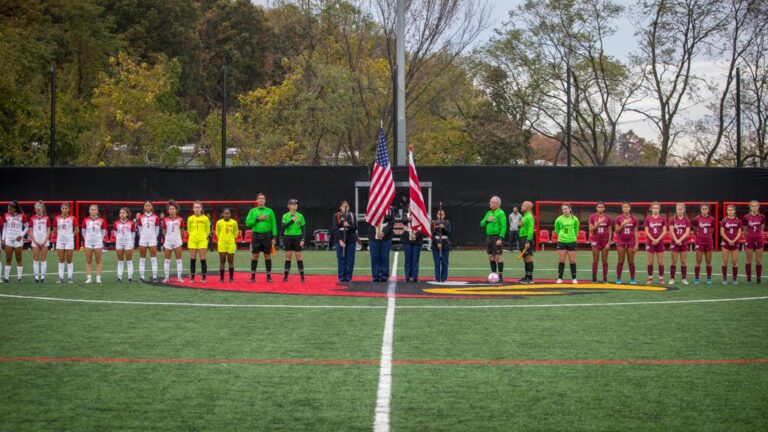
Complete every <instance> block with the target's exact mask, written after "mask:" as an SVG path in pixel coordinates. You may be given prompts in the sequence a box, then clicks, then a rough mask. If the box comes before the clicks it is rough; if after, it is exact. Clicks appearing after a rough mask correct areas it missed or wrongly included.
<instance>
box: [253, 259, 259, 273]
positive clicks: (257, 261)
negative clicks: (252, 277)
mask: <svg viewBox="0 0 768 432" xmlns="http://www.w3.org/2000/svg"><path fill="white" fill-rule="evenodd" d="M258 267H259V260H258V259H251V274H254V273H256V269H257V268H258Z"/></svg>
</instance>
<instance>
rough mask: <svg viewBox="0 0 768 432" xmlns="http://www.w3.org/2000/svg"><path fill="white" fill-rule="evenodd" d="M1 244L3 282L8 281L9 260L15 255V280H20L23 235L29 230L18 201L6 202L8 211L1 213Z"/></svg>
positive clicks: (9, 274) (22, 270)
mask: <svg viewBox="0 0 768 432" xmlns="http://www.w3.org/2000/svg"><path fill="white" fill-rule="evenodd" d="M3 226H4V229H3V237H2V240H3V246H4V248H5V275H4V277H3V282H5V283H8V280H9V279H10V277H11V260H12V258H13V256H14V255H16V280H17V281H19V282H21V275H22V274H23V273H24V266H23V265H22V264H21V255H22V254H21V252H22V250H23V249H24V237H25V236H26V235H27V231H29V223H28V222H27V215H25V214H24V212H22V211H21V207H19V203H18V202H16V201H11V202H10V203H8V212H7V213H5V215H3Z"/></svg>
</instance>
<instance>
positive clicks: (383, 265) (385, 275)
mask: <svg viewBox="0 0 768 432" xmlns="http://www.w3.org/2000/svg"><path fill="white" fill-rule="evenodd" d="M392 213H393V211H392V208H391V207H390V208H389V209H388V210H387V213H386V214H385V215H384V219H382V221H381V224H379V226H378V227H375V226H370V225H369V226H368V248H369V249H370V251H371V280H373V282H386V281H387V280H389V251H390V250H391V249H392V228H393V225H394V217H393V214H392Z"/></svg>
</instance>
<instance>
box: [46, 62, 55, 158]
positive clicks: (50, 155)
mask: <svg viewBox="0 0 768 432" xmlns="http://www.w3.org/2000/svg"><path fill="white" fill-rule="evenodd" d="M50 141H51V142H50V145H49V146H48V158H49V160H50V165H51V168H53V167H54V166H55V165H56V163H55V161H56V65H51V140H50Z"/></svg>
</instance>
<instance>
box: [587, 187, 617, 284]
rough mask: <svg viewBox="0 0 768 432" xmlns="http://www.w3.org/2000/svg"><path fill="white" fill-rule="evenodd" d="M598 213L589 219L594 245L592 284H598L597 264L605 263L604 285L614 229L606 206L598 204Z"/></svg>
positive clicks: (590, 240)
mask: <svg viewBox="0 0 768 432" xmlns="http://www.w3.org/2000/svg"><path fill="white" fill-rule="evenodd" d="M596 210H597V212H596V213H594V214H592V215H591V216H590V217H589V242H590V244H591V245H592V282H597V263H598V261H600V259H601V258H602V261H603V283H605V282H608V252H610V250H611V238H612V235H613V229H612V226H611V217H610V216H608V215H607V214H605V204H604V203H603V202H602V201H600V202H598V203H597V207H596Z"/></svg>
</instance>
